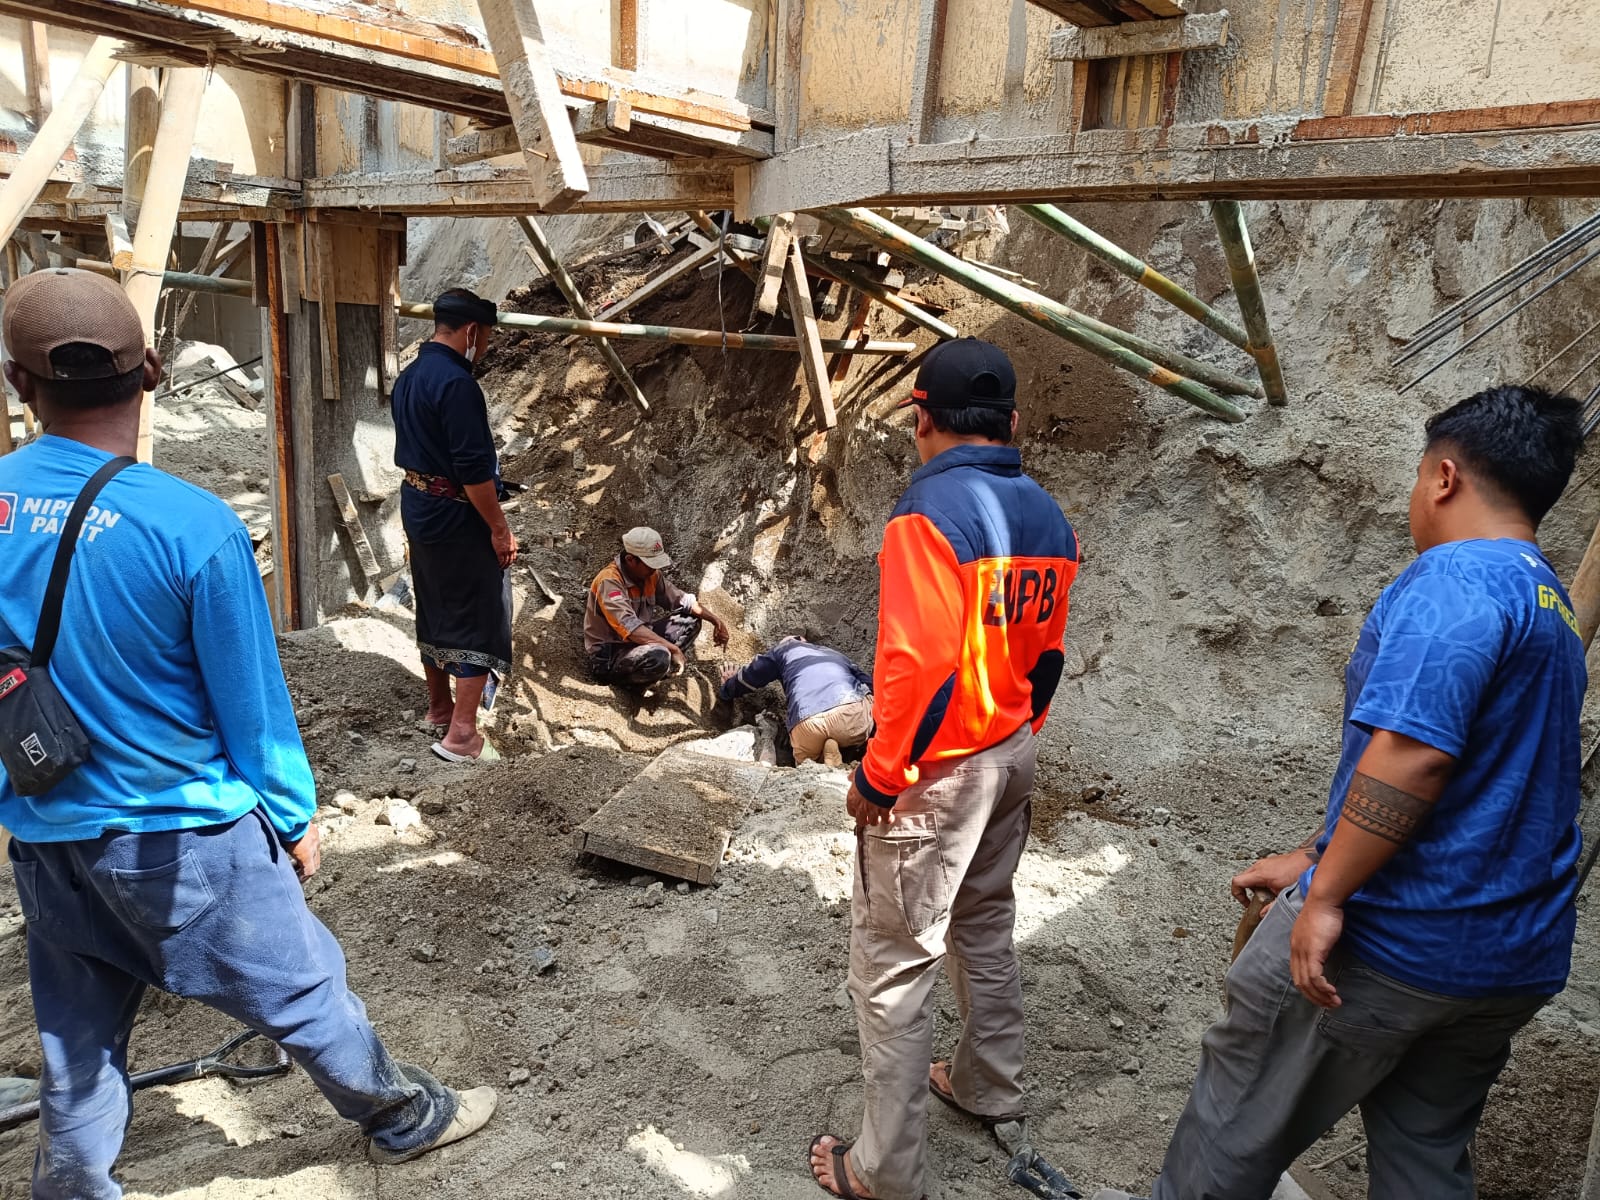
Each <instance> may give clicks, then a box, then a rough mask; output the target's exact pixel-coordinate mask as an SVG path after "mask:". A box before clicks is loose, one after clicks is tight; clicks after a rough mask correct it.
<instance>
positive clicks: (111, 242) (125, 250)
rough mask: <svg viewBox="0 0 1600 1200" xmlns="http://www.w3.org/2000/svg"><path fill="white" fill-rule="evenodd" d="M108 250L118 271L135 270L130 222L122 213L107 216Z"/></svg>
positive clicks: (110, 213)
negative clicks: (129, 230) (129, 234)
mask: <svg viewBox="0 0 1600 1200" xmlns="http://www.w3.org/2000/svg"><path fill="white" fill-rule="evenodd" d="M106 250H107V257H109V258H110V260H111V265H112V266H113V267H115V268H116V269H117V270H119V271H129V270H132V269H133V239H132V238H130V237H129V236H128V222H127V221H125V220H124V219H123V217H122V213H121V212H109V213H107V214H106Z"/></svg>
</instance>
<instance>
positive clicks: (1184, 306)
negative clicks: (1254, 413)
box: [1017, 204, 1250, 353]
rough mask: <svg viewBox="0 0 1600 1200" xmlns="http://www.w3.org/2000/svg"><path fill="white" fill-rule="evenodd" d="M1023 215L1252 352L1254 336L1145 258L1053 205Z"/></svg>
mask: <svg viewBox="0 0 1600 1200" xmlns="http://www.w3.org/2000/svg"><path fill="white" fill-rule="evenodd" d="M1017 207H1018V208H1020V209H1021V210H1022V212H1023V215H1025V216H1029V217H1032V218H1033V219H1034V220H1035V221H1037V222H1038V223H1039V224H1040V225H1043V226H1044V227H1045V228H1046V229H1048V230H1050V231H1051V232H1052V233H1058V234H1060V235H1061V236H1062V237H1064V238H1066V239H1067V241H1069V242H1071V243H1072V244H1073V245H1074V246H1077V247H1078V248H1079V249H1082V250H1087V251H1088V252H1089V253H1090V254H1092V255H1094V256H1095V257H1096V258H1098V259H1099V260H1100V261H1101V262H1104V263H1107V264H1108V265H1110V266H1111V267H1112V268H1113V269H1115V270H1116V271H1119V272H1120V273H1122V274H1123V275H1126V276H1127V277H1128V278H1129V279H1131V280H1133V281H1134V282H1135V283H1137V284H1139V285H1140V286H1141V287H1144V288H1147V289H1148V290H1150V291H1152V292H1154V293H1155V294H1156V295H1158V296H1160V297H1161V298H1162V299H1163V300H1165V301H1167V302H1168V303H1169V304H1171V305H1173V306H1174V307H1175V308H1177V309H1179V310H1180V311H1182V312H1185V313H1187V314H1188V315H1189V316H1191V317H1193V318H1194V319H1195V320H1196V321H1199V322H1200V324H1202V325H1204V326H1205V327H1206V328H1207V329H1209V330H1211V332H1213V333H1215V334H1219V335H1220V336H1222V337H1224V338H1226V339H1227V340H1228V341H1230V342H1232V343H1233V344H1234V345H1235V346H1237V347H1239V349H1241V350H1243V351H1246V352H1247V353H1248V352H1249V349H1250V335H1249V334H1248V333H1246V332H1245V331H1244V330H1242V329H1240V328H1239V326H1237V325H1235V324H1234V323H1233V322H1232V321H1230V320H1229V319H1228V318H1227V317H1225V316H1223V315H1222V314H1221V313H1219V312H1218V311H1217V310H1216V309H1214V308H1212V307H1211V305H1209V304H1207V303H1206V302H1205V301H1204V300H1202V299H1200V297H1199V296H1196V295H1194V294H1193V293H1191V292H1189V291H1188V290H1187V289H1185V288H1184V287H1182V286H1181V285H1180V284H1177V283H1174V282H1173V281H1172V280H1170V279H1168V278H1167V277H1166V276H1165V275H1163V274H1162V273H1161V272H1160V271H1157V270H1156V269H1155V268H1154V267H1152V266H1150V265H1149V264H1148V263H1146V262H1145V261H1144V260H1143V259H1142V258H1138V257H1136V256H1135V255H1132V254H1129V253H1128V252H1127V251H1126V250H1124V249H1123V248H1122V247H1121V246H1119V245H1117V244H1116V243H1115V242H1113V241H1111V240H1110V239H1109V238H1104V237H1101V236H1100V235H1099V234H1098V233H1096V232H1095V231H1094V230H1092V229H1090V228H1089V227H1088V226H1087V225H1085V224H1084V223H1083V222H1082V221H1078V220H1076V219H1074V218H1072V217H1070V216H1068V215H1067V214H1066V213H1064V212H1062V211H1061V210H1060V209H1059V208H1057V207H1056V206H1055V205H1053V204H1021V205H1018V206H1017Z"/></svg>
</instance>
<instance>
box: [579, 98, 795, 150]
mask: <svg viewBox="0 0 1600 1200" xmlns="http://www.w3.org/2000/svg"><path fill="white" fill-rule="evenodd" d="M573 133H574V136H576V137H577V139H578V141H580V142H594V143H599V144H601V145H608V146H612V147H614V148H616V149H618V150H626V151H629V152H631V153H634V154H661V155H664V156H667V157H672V158H698V157H703V156H705V155H710V154H724V155H738V156H739V157H741V158H770V157H772V135H771V134H770V133H767V132H766V131H764V130H760V129H717V128H714V127H712V126H709V125H700V124H696V123H695V122H693V121H681V120H678V119H677V118H675V117H663V116H658V115H656V114H655V113H646V112H638V111H636V110H629V111H628V112H627V114H626V123H623V105H622V102H621V101H620V100H615V99H613V100H610V101H607V102H606V103H604V104H601V103H595V104H589V105H585V106H583V107H581V108H579V109H578V110H577V113H576V114H575V116H574V117H573Z"/></svg>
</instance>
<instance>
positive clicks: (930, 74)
mask: <svg viewBox="0 0 1600 1200" xmlns="http://www.w3.org/2000/svg"><path fill="white" fill-rule="evenodd" d="M921 3H922V7H921V9H920V10H919V12H918V14H917V54H916V59H915V60H914V61H913V63H912V67H911V111H910V114H909V116H908V118H907V128H906V134H907V136H908V137H910V139H911V140H912V141H913V142H930V141H932V140H933V121H934V117H935V115H936V109H937V108H938V103H939V66H940V60H941V59H942V58H943V57H944V25H945V9H946V7H947V6H948V4H949V0H921ZM1053 44H1054V43H1053V42H1052V45H1053Z"/></svg>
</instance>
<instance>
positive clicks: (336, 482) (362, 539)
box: [328, 471, 383, 587]
mask: <svg viewBox="0 0 1600 1200" xmlns="http://www.w3.org/2000/svg"><path fill="white" fill-rule="evenodd" d="M328 490H329V491H331V492H332V493H333V502H334V505H335V506H336V507H337V508H338V510H339V524H341V525H343V526H344V531H345V533H347V534H349V536H350V545H351V547H352V548H353V549H354V550H355V552H356V561H357V562H358V563H359V564H360V565H361V573H362V574H363V575H364V576H366V581H367V585H368V586H369V587H370V586H372V585H373V584H376V583H377V582H378V579H379V578H380V577H381V576H382V574H383V568H382V567H380V566H379V565H378V556H377V555H376V554H374V553H373V552H372V543H371V542H370V541H369V540H368V539H367V531H366V530H365V529H363V528H362V526H361V513H360V511H359V510H358V509H357V508H356V502H355V498H354V497H353V496H351V495H350V488H349V486H348V485H346V483H345V481H344V476H343V475H341V474H339V473H338V472H337V471H336V472H334V473H333V474H332V475H329V476H328Z"/></svg>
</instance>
